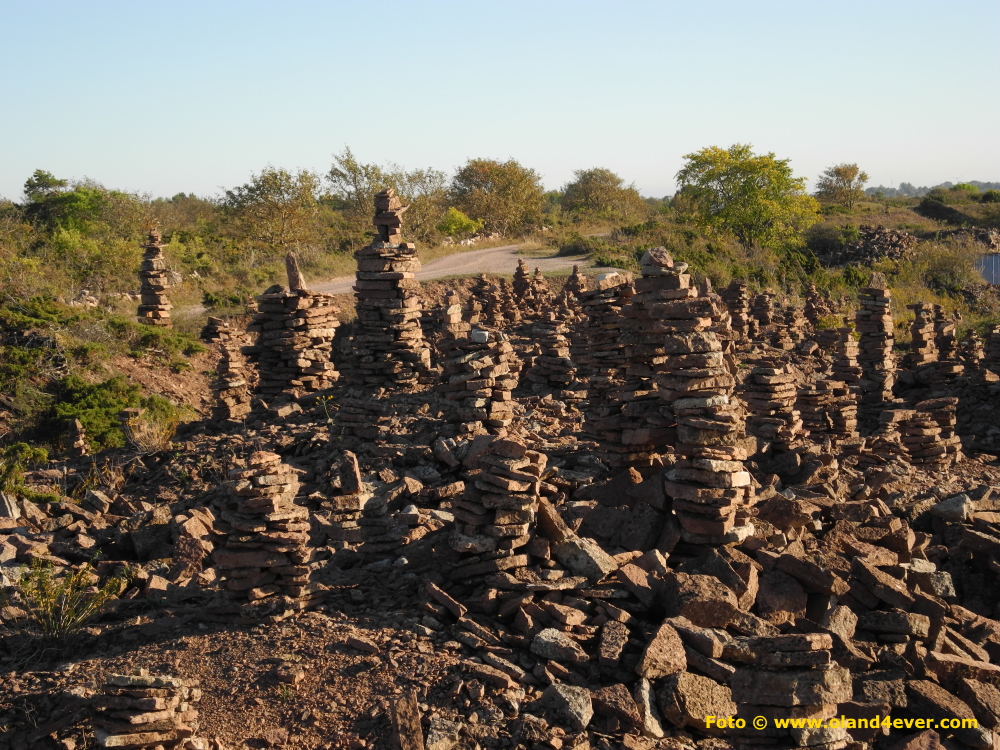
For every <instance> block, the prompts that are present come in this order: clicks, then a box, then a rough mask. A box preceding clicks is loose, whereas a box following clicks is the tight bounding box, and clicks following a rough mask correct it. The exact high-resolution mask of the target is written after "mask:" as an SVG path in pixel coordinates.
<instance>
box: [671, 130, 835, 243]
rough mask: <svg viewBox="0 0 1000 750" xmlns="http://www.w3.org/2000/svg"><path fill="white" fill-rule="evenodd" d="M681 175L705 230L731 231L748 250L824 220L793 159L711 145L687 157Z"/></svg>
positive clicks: (683, 197) (683, 200)
mask: <svg viewBox="0 0 1000 750" xmlns="http://www.w3.org/2000/svg"><path fill="white" fill-rule="evenodd" d="M684 158H685V159H686V161H687V163H686V164H685V165H684V167H683V168H682V169H681V170H680V171H679V172H678V173H677V183H678V185H679V186H680V188H681V189H680V191H679V193H678V195H677V196H675V197H674V203H675V204H676V205H678V206H680V205H683V206H684V207H686V208H687V209H688V210H689V211H690V212H691V213H692V214H693V216H694V218H695V219H696V220H698V221H699V222H701V223H703V224H704V225H706V226H711V227H714V228H717V229H722V230H725V231H729V232H732V233H733V235H735V237H736V239H737V240H738V241H739V243H740V244H741V245H743V247H745V248H747V249H750V248H752V247H763V246H769V245H774V244H779V243H782V242H787V241H789V240H793V239H795V238H796V237H797V233H798V232H800V231H801V230H803V229H806V228H808V227H809V226H811V225H812V224H815V223H816V221H818V220H819V206H818V204H817V202H816V200H815V199H814V198H811V197H809V196H808V195H806V192H805V179H804V178H802V177H795V176H793V174H792V169H791V167H790V166H789V165H788V162H789V160H788V159H778V158H776V157H775V155H774V154H773V153H768V154H761V155H758V154H754V153H753V147H752V146H750V145H742V144H736V145H734V146H730V147H729V148H728V149H723V148H719V147H717V146H710V147H709V148H704V149H702V150H701V151H697V152H695V153H693V154H687V155H686V156H685V157H684Z"/></svg>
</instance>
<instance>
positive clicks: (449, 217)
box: [437, 206, 483, 237]
mask: <svg viewBox="0 0 1000 750" xmlns="http://www.w3.org/2000/svg"><path fill="white" fill-rule="evenodd" d="M482 228H483V225H482V224H481V223H479V222H478V221H476V220H475V219H470V218H469V217H468V216H466V215H465V214H463V213H462V212H461V211H459V210H458V209H457V208H455V207H454V206H451V207H450V208H449V209H448V210H447V211H446V212H445V215H444V218H443V219H441V221H440V223H439V224H438V225H437V230H438V231H439V232H440V233H441V234H443V235H445V236H447V237H463V236H466V235H470V234H475V233H476V232H478V231H479V230H480V229H482Z"/></svg>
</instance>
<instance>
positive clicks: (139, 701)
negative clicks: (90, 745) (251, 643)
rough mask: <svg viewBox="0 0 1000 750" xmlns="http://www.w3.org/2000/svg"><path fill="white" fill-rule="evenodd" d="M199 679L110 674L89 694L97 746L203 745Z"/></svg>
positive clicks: (154, 747)
mask: <svg viewBox="0 0 1000 750" xmlns="http://www.w3.org/2000/svg"><path fill="white" fill-rule="evenodd" d="M200 700H201V689H200V688H199V687H198V680H189V679H181V678H179V677H167V676H160V675H150V674H149V673H148V672H147V671H146V670H144V669H143V670H139V674H136V675H121V674H114V675H110V676H109V677H108V678H107V679H106V680H105V682H104V685H103V687H102V689H101V694H100V695H98V696H97V697H95V698H94V701H93V704H92V705H93V707H94V716H93V718H92V719H91V723H92V724H93V727H94V738H95V739H96V740H97V747H108V748H111V747H119V748H129V749H130V750H147V749H148V750H157V749H158V748H168V747H173V748H191V750H194V749H195V748H208V742H207V741H205V740H198V739H196V738H195V737H194V734H195V732H197V731H198V709H197V708H196V706H197V703H198V701H200Z"/></svg>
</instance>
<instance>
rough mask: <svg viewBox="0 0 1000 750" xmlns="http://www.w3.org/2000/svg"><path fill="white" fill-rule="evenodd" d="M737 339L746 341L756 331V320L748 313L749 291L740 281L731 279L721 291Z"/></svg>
mask: <svg viewBox="0 0 1000 750" xmlns="http://www.w3.org/2000/svg"><path fill="white" fill-rule="evenodd" d="M722 299H724V300H725V302H726V307H728V308H729V316H730V318H731V325H732V328H733V332H734V333H735V334H736V337H737V341H746V340H748V339H750V338H752V337H753V336H754V335H755V333H756V320H755V319H754V318H753V316H751V315H750V292H749V288H748V287H747V285H746V284H744V283H743V282H742V281H733V282H731V283H730V284H729V286H727V287H726V288H725V289H724V290H723V292H722Z"/></svg>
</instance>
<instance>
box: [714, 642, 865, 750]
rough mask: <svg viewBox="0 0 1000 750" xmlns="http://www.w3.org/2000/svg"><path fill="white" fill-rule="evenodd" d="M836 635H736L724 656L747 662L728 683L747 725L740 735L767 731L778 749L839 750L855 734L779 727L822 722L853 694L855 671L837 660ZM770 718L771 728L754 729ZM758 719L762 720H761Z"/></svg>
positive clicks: (757, 736)
mask: <svg viewBox="0 0 1000 750" xmlns="http://www.w3.org/2000/svg"><path fill="white" fill-rule="evenodd" d="M832 648H833V637H832V636H831V635H829V634H828V633H794V634H788V635H776V636H759V637H751V638H736V639H735V640H734V642H733V643H732V645H731V646H727V648H726V650H725V653H724V656H725V655H728V656H729V657H730V660H732V661H736V662H743V663H744V664H745V665H746V666H740V667H738V668H737V669H736V671H735V673H734V674H733V675H732V677H731V678H730V681H729V686H730V688H731V689H732V697H733V700H734V701H735V702H736V715H737V716H738V717H739V718H740V719H743V720H744V721H745V722H746V723H745V726H746V730H745V731H741V732H740V734H743V735H745V736H747V735H749V736H750V737H752V738H753V741H759V740H760V739H761V738H762V735H765V734H767V735H769V737H768V739H770V740H771V742H773V743H775V745H776V746H777V747H816V748H825V749H827V750H837V749H839V748H844V747H846V746H847V745H848V744H849V743H850V742H851V738H850V736H849V735H848V734H847V732H846V731H845V730H844V729H837V728H816V729H790V730H780V729H777V727H776V726H775V723H776V720H778V719H815V720H820V721H823V722H824V723H826V722H825V720H827V719H832V718H834V717H835V716H837V715H838V705H839V704H841V703H845V702H847V701H850V700H851V698H852V697H853V691H852V684H851V673H850V671H849V670H847V669H846V668H844V667H841V666H840V665H838V664H837V663H836V662H835V661H833V658H832V654H831V650H832ZM760 716H762V717H764V718H765V719H766V720H767V724H766V726H767V727H769V728H770V729H768V730H767V731H766V732H761V731H759V730H758V729H751V726H752V725H751V722H753V721H754V719H755V718H756V717H760ZM758 721H759V719H758Z"/></svg>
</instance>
